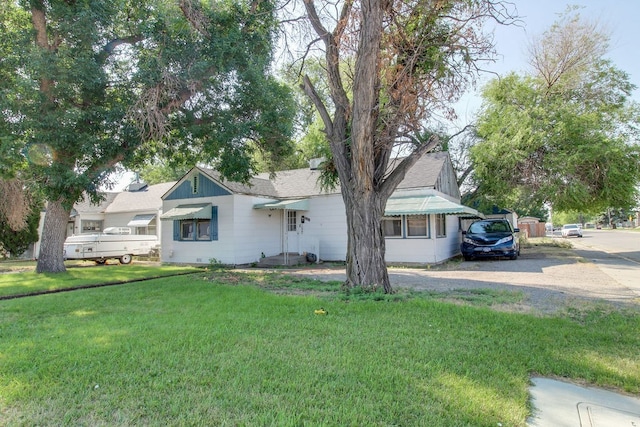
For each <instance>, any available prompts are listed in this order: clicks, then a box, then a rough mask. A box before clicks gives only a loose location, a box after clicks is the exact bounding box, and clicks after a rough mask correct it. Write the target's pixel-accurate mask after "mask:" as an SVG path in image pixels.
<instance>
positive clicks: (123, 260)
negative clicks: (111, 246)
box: [120, 254, 131, 264]
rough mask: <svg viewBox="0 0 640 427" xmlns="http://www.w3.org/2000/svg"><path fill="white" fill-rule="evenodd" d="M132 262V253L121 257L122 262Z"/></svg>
mask: <svg viewBox="0 0 640 427" xmlns="http://www.w3.org/2000/svg"><path fill="white" fill-rule="evenodd" d="M130 263H131V255H129V254H125V255H122V256H121V257H120V264H130Z"/></svg>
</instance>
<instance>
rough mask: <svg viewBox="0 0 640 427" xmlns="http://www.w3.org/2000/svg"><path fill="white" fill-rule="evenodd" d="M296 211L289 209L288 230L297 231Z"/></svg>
mask: <svg viewBox="0 0 640 427" xmlns="http://www.w3.org/2000/svg"><path fill="white" fill-rule="evenodd" d="M296 226H297V218H296V211H287V231H296Z"/></svg>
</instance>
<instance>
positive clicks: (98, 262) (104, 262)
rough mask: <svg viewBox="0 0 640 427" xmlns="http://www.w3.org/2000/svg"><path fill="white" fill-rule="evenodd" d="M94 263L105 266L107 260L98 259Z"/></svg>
mask: <svg viewBox="0 0 640 427" xmlns="http://www.w3.org/2000/svg"><path fill="white" fill-rule="evenodd" d="M95 262H96V264H98V265H105V264H106V263H107V260H106V259H104V258H100V259H96V260H95Z"/></svg>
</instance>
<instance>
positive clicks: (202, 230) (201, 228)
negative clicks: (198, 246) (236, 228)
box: [196, 219, 211, 240]
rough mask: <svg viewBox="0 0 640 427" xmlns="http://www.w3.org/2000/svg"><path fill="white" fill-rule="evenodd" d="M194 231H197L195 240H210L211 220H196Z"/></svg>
mask: <svg viewBox="0 0 640 427" xmlns="http://www.w3.org/2000/svg"><path fill="white" fill-rule="evenodd" d="M196 230H197V235H196V239H198V240H211V220H210V219H199V220H197V221H196Z"/></svg>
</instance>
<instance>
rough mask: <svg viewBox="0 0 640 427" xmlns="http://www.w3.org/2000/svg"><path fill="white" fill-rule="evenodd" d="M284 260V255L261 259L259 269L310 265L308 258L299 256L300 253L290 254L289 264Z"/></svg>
mask: <svg viewBox="0 0 640 427" xmlns="http://www.w3.org/2000/svg"><path fill="white" fill-rule="evenodd" d="M284 258H285V257H284V254H280V255H274V256H268V257H265V258H261V259H260V262H258V265H257V266H258V267H277V266H281V265H300V264H308V262H307V258H306V257H305V256H304V255H299V254H298V253H290V254H288V262H286V263H285V259H284Z"/></svg>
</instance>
